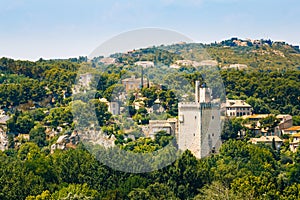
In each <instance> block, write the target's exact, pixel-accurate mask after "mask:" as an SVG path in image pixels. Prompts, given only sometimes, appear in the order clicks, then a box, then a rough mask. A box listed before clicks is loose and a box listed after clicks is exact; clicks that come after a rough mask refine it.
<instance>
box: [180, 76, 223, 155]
mask: <svg viewBox="0 0 300 200" xmlns="http://www.w3.org/2000/svg"><path fill="white" fill-rule="evenodd" d="M195 85H196V86H195V101H194V102H181V103H179V104H178V118H179V122H178V124H179V125H178V126H179V130H178V138H177V143H178V148H179V149H181V150H183V151H184V150H187V149H188V150H190V151H191V152H192V153H193V154H194V155H195V157H197V158H203V157H206V156H208V155H209V154H211V153H215V152H218V150H219V148H220V146H221V111H220V103H219V102H217V101H215V102H214V101H212V98H211V90H210V89H209V88H207V87H205V86H204V85H203V86H201V87H200V83H199V81H196V84H195Z"/></svg>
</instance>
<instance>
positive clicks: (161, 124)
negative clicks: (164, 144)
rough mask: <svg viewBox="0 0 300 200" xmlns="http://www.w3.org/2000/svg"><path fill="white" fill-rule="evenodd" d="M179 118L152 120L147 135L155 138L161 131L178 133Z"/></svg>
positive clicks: (171, 133)
mask: <svg viewBox="0 0 300 200" xmlns="http://www.w3.org/2000/svg"><path fill="white" fill-rule="evenodd" d="M177 129H178V128H177V119H176V118H169V119H167V120H150V121H149V132H148V135H146V136H147V137H151V138H154V137H155V135H156V133H158V132H159V131H165V132H166V133H167V134H169V135H174V136H176V135H177Z"/></svg>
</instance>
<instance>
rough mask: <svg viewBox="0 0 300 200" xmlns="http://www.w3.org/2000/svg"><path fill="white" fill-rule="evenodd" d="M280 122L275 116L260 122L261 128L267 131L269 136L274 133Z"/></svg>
mask: <svg viewBox="0 0 300 200" xmlns="http://www.w3.org/2000/svg"><path fill="white" fill-rule="evenodd" d="M279 122H280V121H279V120H278V119H277V118H276V117H275V116H274V115H269V116H268V117H265V118H262V119H261V120H259V123H260V128H263V129H265V130H266V131H267V132H268V133H269V134H270V133H272V132H274V130H275V128H276V127H277V126H278V124H279Z"/></svg>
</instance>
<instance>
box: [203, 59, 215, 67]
mask: <svg viewBox="0 0 300 200" xmlns="http://www.w3.org/2000/svg"><path fill="white" fill-rule="evenodd" d="M199 65H200V66H208V67H215V66H218V62H217V61H216V60H202V61H201V62H200V63H199Z"/></svg>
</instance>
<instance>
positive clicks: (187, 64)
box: [175, 60, 200, 67]
mask: <svg viewBox="0 0 300 200" xmlns="http://www.w3.org/2000/svg"><path fill="white" fill-rule="evenodd" d="M175 64H176V65H179V66H183V67H190V66H191V67H199V66H200V63H199V62H197V61H193V60H176V62H175Z"/></svg>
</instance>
